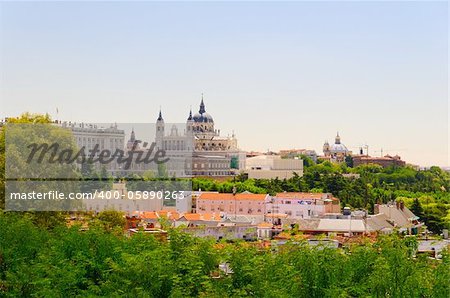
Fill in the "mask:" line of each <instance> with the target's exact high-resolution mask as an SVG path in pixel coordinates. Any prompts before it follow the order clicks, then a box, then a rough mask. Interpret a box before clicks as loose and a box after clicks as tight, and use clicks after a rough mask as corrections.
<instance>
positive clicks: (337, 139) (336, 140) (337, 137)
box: [334, 131, 341, 144]
mask: <svg viewBox="0 0 450 298" xmlns="http://www.w3.org/2000/svg"><path fill="white" fill-rule="evenodd" d="M334 143H335V144H340V143H341V137H340V136H339V131H338V132H337V134H336V139H335V140H334Z"/></svg>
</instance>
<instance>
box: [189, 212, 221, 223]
mask: <svg viewBox="0 0 450 298" xmlns="http://www.w3.org/2000/svg"><path fill="white" fill-rule="evenodd" d="M183 216H184V218H186V220H188V221H194V220H198V221H200V220H208V221H209V220H220V216H219V215H218V214H215V213H205V214H199V213H185V214H184V215H183ZM180 218H181V217H180Z"/></svg>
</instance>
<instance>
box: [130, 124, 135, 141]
mask: <svg viewBox="0 0 450 298" xmlns="http://www.w3.org/2000/svg"><path fill="white" fill-rule="evenodd" d="M130 141H131V142H133V143H134V141H136V135H135V133H134V127H133V128H132V129H131V137H130Z"/></svg>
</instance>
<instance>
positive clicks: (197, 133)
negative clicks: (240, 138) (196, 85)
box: [155, 96, 245, 177]
mask: <svg viewBox="0 0 450 298" xmlns="http://www.w3.org/2000/svg"><path fill="white" fill-rule="evenodd" d="M155 142H156V146H157V148H160V149H163V150H165V152H166V155H167V156H168V157H171V158H178V157H180V156H186V154H188V153H190V156H191V157H192V159H191V161H190V163H191V164H186V173H173V174H174V175H175V176H177V177H182V176H230V175H234V173H235V172H236V171H239V170H243V169H244V168H245V152H243V151H241V150H240V149H239V148H238V145H237V139H236V137H235V135H234V133H233V134H232V135H231V136H226V137H224V136H221V135H220V130H219V129H215V128H214V120H213V118H212V116H211V115H210V114H208V113H207V112H206V108H205V104H204V102H203V96H202V100H201V103H200V108H199V111H198V113H195V114H194V115H192V111H190V112H189V116H188V118H187V120H186V127H185V129H184V132H181V131H179V130H178V127H176V126H175V125H173V126H172V127H171V128H170V131H169V132H168V133H166V126H165V123H164V119H163V116H162V113H161V111H160V112H159V115H158V119H157V121H156V136H155ZM171 176H172V175H171Z"/></svg>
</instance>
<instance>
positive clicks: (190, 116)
mask: <svg viewBox="0 0 450 298" xmlns="http://www.w3.org/2000/svg"><path fill="white" fill-rule="evenodd" d="M187 120H188V121H191V120H192V107H191V109H190V110H189V117H188V119H187Z"/></svg>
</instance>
